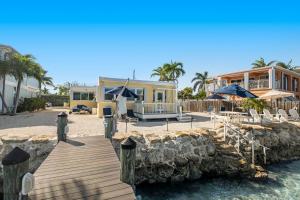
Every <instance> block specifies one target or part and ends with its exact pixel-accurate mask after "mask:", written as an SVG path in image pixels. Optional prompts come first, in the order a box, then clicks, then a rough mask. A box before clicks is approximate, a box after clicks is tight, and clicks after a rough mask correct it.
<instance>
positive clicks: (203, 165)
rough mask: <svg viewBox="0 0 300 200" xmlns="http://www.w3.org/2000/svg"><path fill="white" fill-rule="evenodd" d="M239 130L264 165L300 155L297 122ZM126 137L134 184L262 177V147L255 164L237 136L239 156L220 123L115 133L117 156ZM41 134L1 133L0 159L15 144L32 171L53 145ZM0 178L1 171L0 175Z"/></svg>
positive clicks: (245, 126) (244, 126)
mask: <svg viewBox="0 0 300 200" xmlns="http://www.w3.org/2000/svg"><path fill="white" fill-rule="evenodd" d="M234 126H235V127H236V128H238V129H239V130H240V132H241V134H243V136H245V137H246V138H247V137H250V136H251V133H253V134H254V135H255V140H256V142H258V143H259V144H261V145H264V146H266V147H268V148H269V149H268V150H267V157H266V161H267V163H266V164H267V165H268V164H272V163H277V162H280V161H286V160H295V159H299V158H300V123H299V122H291V123H286V122H285V123H272V124H266V125H264V126H260V125H252V124H234ZM127 137H131V138H132V139H134V140H135V141H136V143H137V150H136V153H137V154H136V171H135V174H136V177H135V183H136V184H141V183H165V182H181V181H184V180H195V179H200V178H201V177H204V176H205V177H207V176H208V177H217V176H226V177H241V178H249V179H255V180H258V179H259V180H260V179H265V178H267V172H266V170H265V169H264V156H263V150H262V148H260V147H259V146H256V147H255V164H256V165H253V164H251V151H252V149H251V144H250V143H249V141H247V140H245V139H241V140H240V152H241V153H240V154H239V153H237V150H236V145H237V144H236V138H235V137H236V136H234V135H232V134H230V132H228V135H227V139H226V141H224V139H223V138H224V127H223V126H220V127H217V128H216V129H215V130H207V129H195V130H187V131H176V132H166V131H165V132H153V133H139V132H136V131H133V132H128V133H122V132H118V133H116V134H115V136H114V137H113V139H112V144H113V146H114V148H115V150H116V153H117V154H119V148H120V142H121V141H123V140H124V139H126V138H127ZM56 142H57V141H56V138H55V137H53V138H50V137H49V136H47V135H44V136H43V135H39V136H33V137H24V136H3V137H2V138H1V142H0V148H1V151H0V157H1V159H2V158H3V157H4V156H5V155H6V154H7V153H8V152H10V151H11V150H12V149H13V148H14V147H16V146H18V147H20V148H22V149H24V150H25V151H27V152H28V153H29V154H30V156H31V157H30V169H31V171H32V172H34V171H35V170H36V169H37V168H38V167H39V165H40V164H41V163H42V162H43V161H44V160H45V159H46V157H47V156H48V154H49V153H50V152H51V151H52V149H53V148H54V146H55V144H56ZM0 168H1V172H2V166H1V165H0ZM0 181H1V182H2V173H0Z"/></svg>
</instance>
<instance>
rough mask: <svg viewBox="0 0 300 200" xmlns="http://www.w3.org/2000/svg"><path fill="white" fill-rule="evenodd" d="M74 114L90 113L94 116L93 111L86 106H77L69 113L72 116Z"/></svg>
mask: <svg viewBox="0 0 300 200" xmlns="http://www.w3.org/2000/svg"><path fill="white" fill-rule="evenodd" d="M73 112H74V113H76V112H78V113H80V112H88V113H90V114H92V109H91V108H89V107H87V106H85V105H77V106H75V107H73V108H72V109H71V111H70V112H69V114H71V113H73Z"/></svg>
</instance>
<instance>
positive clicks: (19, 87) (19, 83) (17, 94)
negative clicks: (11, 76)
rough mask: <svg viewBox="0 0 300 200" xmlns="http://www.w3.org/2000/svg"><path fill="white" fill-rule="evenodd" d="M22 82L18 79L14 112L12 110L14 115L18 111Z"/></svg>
mask: <svg viewBox="0 0 300 200" xmlns="http://www.w3.org/2000/svg"><path fill="white" fill-rule="evenodd" d="M21 84H22V80H18V85H17V92H16V97H15V99H14V109H13V112H12V114H13V115H15V114H16V113H17V108H18V103H19V96H20V90H21Z"/></svg>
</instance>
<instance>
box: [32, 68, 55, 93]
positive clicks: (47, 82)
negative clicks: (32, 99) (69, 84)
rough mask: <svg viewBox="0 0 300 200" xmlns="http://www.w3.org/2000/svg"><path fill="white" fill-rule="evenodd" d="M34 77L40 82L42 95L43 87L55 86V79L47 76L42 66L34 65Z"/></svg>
mask: <svg viewBox="0 0 300 200" xmlns="http://www.w3.org/2000/svg"><path fill="white" fill-rule="evenodd" d="M31 70H32V73H31V74H32V76H33V77H34V78H35V79H36V80H37V81H38V82H39V90H40V93H41V92H42V86H44V87H46V86H52V87H54V84H53V81H52V80H53V79H52V78H51V77H49V76H47V73H48V72H47V71H46V70H44V69H43V68H42V66H41V65H39V64H38V63H34V64H33V65H32V68H31Z"/></svg>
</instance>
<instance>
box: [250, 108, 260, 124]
mask: <svg viewBox="0 0 300 200" xmlns="http://www.w3.org/2000/svg"><path fill="white" fill-rule="evenodd" d="M249 113H250V115H251V117H252V118H253V122H261V117H260V115H259V114H258V113H257V112H256V110H254V109H249Z"/></svg>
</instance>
